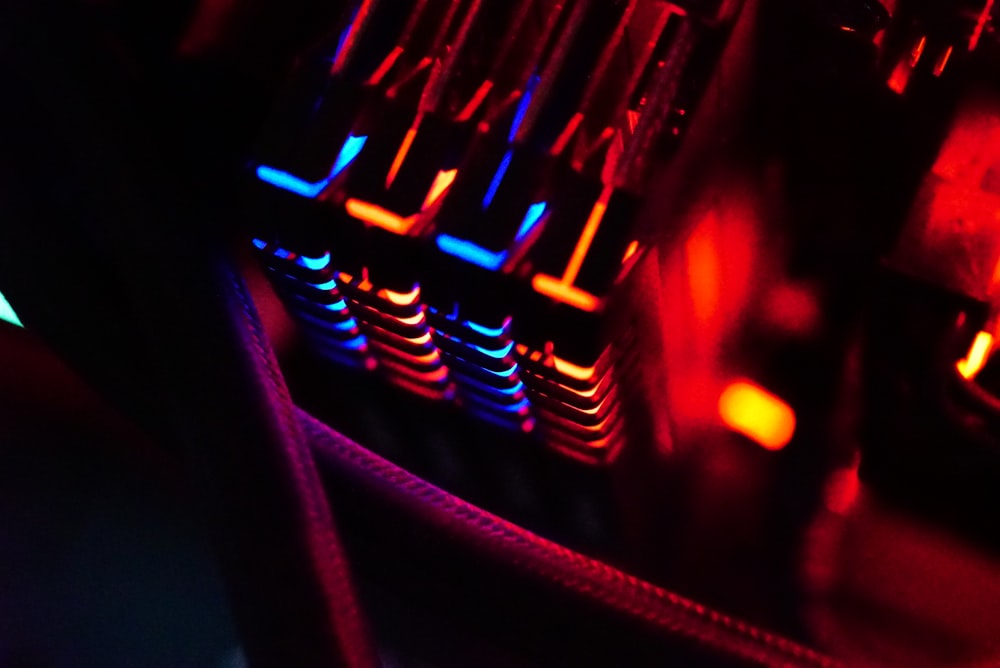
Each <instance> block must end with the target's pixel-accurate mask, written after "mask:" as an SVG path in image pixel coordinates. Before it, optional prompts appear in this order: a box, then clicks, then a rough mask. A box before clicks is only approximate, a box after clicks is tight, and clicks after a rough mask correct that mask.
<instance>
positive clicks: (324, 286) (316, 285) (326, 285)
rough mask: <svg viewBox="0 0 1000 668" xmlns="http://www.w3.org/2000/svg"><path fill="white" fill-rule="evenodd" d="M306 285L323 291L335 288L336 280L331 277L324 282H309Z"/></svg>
mask: <svg viewBox="0 0 1000 668" xmlns="http://www.w3.org/2000/svg"><path fill="white" fill-rule="evenodd" d="M308 285H309V287H311V288H315V289H316V290H323V291H324V292H325V291H327V290H336V289H337V281H335V280H334V279H332V278H331V279H330V280H329V281H327V282H326V283H309V284H308Z"/></svg>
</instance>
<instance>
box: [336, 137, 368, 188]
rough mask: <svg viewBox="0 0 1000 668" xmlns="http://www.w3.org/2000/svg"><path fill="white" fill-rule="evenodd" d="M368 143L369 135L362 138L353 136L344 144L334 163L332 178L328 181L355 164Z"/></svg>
mask: <svg viewBox="0 0 1000 668" xmlns="http://www.w3.org/2000/svg"><path fill="white" fill-rule="evenodd" d="M366 141H368V136H367V135H362V136H360V137H355V136H354V135H351V136H349V137H348V138H347V141H345V142H344V145H343V146H342V147H341V149H340V153H339V154H338V155H337V159H336V160H335V161H334V163H333V169H331V170H330V176H329V177H328V178H327V181H329V180H330V179H332V178H333V177H335V176H336V175H337V174H340V173H341V172H342V171H344V168H345V167H347V166H348V165H349V164H351V163H352V162H354V159H355V158H356V157H358V154H359V153H361V149H363V148H364V147H365V142H366Z"/></svg>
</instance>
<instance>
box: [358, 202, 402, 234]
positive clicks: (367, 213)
mask: <svg viewBox="0 0 1000 668" xmlns="http://www.w3.org/2000/svg"><path fill="white" fill-rule="evenodd" d="M344 208H345V209H346V210H347V215H349V216H351V217H352V218H357V219H358V220H360V221H361V222H363V223H367V224H369V225H374V226H376V227H381V228H382V229H383V230H387V231H389V232H392V233H393V234H406V233H407V232H409V231H410V228H412V227H413V224H414V223H415V222H417V218H416V216H409V217H407V218H403V217H402V216H399V215H397V214H395V213H393V212H392V211H388V210H386V209H383V208H382V207H380V206H377V205H375V204H371V203H369V202H363V201H361V200H358V199H349V200H347V201H346V202H345V203H344Z"/></svg>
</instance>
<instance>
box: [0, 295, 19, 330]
mask: <svg viewBox="0 0 1000 668" xmlns="http://www.w3.org/2000/svg"><path fill="white" fill-rule="evenodd" d="M0 320H4V321H6V322H9V323H10V324H12V325H17V326H18V327H24V323H22V322H21V319H20V318H18V317H17V314H16V313H14V309H13V308H11V306H10V302H8V301H7V298H6V297H4V296H3V295H2V294H0Z"/></svg>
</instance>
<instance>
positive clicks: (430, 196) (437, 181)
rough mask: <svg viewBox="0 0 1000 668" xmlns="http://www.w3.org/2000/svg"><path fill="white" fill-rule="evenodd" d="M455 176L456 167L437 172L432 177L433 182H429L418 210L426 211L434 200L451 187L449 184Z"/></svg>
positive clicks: (456, 173)
mask: <svg viewBox="0 0 1000 668" xmlns="http://www.w3.org/2000/svg"><path fill="white" fill-rule="evenodd" d="M456 176H458V170H457V169H449V170H448V171H440V172H438V173H437V176H435V177H434V182H433V183H432V184H431V187H430V190H428V191H427V197H426V198H425V199H424V203H423V204H421V205H420V210H421V211H426V210H427V209H429V208H430V207H431V205H432V204H434V202H436V201H438V198H439V197H441V195H443V194H444V193H445V191H446V190H448V188H450V187H451V184H452V183H453V182H454V181H455V177H456Z"/></svg>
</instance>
